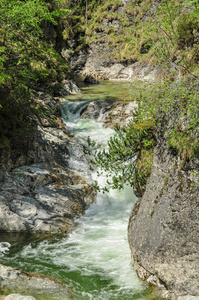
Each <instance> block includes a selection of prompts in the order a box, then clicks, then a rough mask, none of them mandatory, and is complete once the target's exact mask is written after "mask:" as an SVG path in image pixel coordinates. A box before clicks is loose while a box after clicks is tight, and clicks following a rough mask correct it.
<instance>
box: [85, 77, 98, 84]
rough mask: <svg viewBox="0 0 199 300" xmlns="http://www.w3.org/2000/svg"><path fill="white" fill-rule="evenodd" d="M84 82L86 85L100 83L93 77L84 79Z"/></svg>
mask: <svg viewBox="0 0 199 300" xmlns="http://www.w3.org/2000/svg"><path fill="white" fill-rule="evenodd" d="M84 82H86V83H92V84H97V83H99V81H98V80H96V79H95V78H93V77H91V76H86V77H85V78H84Z"/></svg>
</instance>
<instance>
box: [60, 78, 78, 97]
mask: <svg viewBox="0 0 199 300" xmlns="http://www.w3.org/2000/svg"><path fill="white" fill-rule="evenodd" d="M78 93H81V90H80V88H79V87H78V86H77V84H76V83H75V82H74V81H73V80H65V81H63V87H62V88H61V89H60V91H59V95H60V96H62V97H63V96H66V95H73V94H78Z"/></svg>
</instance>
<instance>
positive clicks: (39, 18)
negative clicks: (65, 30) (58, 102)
mask: <svg viewBox="0 0 199 300" xmlns="http://www.w3.org/2000/svg"><path fill="white" fill-rule="evenodd" d="M60 5H61V1H58V0H54V1H44V0H26V1H21V0H17V1H16V0H1V5H0V25H1V26H0V27H1V29H0V146H1V147H3V146H4V145H5V144H6V145H9V142H10V141H12V140H13V139H15V140H16V138H17V137H18V138H22V137H23V138H25V137H26V136H27V134H28V132H29V131H30V130H29V129H30V127H31V120H32V119H33V118H34V117H33V116H34V114H35V113H36V111H37V109H36V105H35V104H34V101H33V91H34V89H35V87H36V86H39V85H40V84H42V83H44V82H47V81H60V80H62V79H64V78H65V77H66V76H68V75H69V68H68V66H67V65H66V63H65V61H64V59H63V58H62V57H61V56H60V54H59V53H58V52H57V51H56V49H55V48H56V46H57V45H56V43H54V44H53V40H49V38H48V37H46V31H48V30H50V31H51V35H52V32H54V34H55V33H56V28H58V27H60V26H61V25H60V24H61V20H62V18H63V19H64V18H65V17H63V16H64V15H65V14H66V13H68V10H66V9H63V8H62V7H61V6H60ZM53 7H54V8H53ZM56 7H57V9H56ZM5 141H7V142H6V143H5Z"/></svg>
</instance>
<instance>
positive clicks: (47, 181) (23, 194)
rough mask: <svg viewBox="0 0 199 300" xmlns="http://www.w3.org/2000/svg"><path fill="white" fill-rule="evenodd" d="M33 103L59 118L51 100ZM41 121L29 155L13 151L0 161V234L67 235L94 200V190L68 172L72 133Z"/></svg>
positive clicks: (78, 177) (28, 152) (44, 99)
mask: <svg viewBox="0 0 199 300" xmlns="http://www.w3.org/2000/svg"><path fill="white" fill-rule="evenodd" d="M37 97H39V95H37ZM36 100H37V101H38V103H39V104H40V105H42V107H45V105H46V108H47V110H48V109H49V108H50V109H53V111H54V113H55V114H58V112H57V101H56V100H55V99H52V97H51V98H50V100H49V98H48V97H46V96H45V95H40V98H37V99H36ZM51 100H52V101H51ZM54 100H55V101H54ZM44 119H45V117H43V116H41V120H37V124H36V125H37V126H36V127H35V133H34V135H33V140H30V141H29V140H28V141H27V144H29V143H30V144H29V145H28V147H27V149H28V151H27V152H26V151H25V150H23V151H22V152H21V151H19V150H20V149H21V146H20V148H19V149H18V147H16V149H13V153H14V154H12V153H11V155H10V156H8V157H5V156H4V157H3V159H2V160H0V162H1V166H0V179H1V185H0V231H1V232H33V233H35V232H45V233H47V232H48V233H57V232H70V231H71V230H72V228H74V221H73V219H74V217H76V216H80V215H82V214H83V213H84V210H85V208H86V207H87V206H89V205H90V204H91V203H92V202H94V201H95V197H96V192H95V191H94V189H93V188H92V186H91V185H90V184H88V183H87V182H86V180H85V179H84V177H82V176H79V175H78V174H75V173H74V172H72V171H70V170H69V159H70V152H69V148H70V147H69V146H70V144H71V143H72V142H71V134H68V133H67V132H66V130H65V129H64V128H63V127H64V126H61V125H63V123H62V121H61V119H60V125H59V124H57V123H55V124H54V123H49V124H48V126H43V125H42V124H43V122H44ZM53 125H54V127H52V126H53ZM22 148H23V147H22ZM25 149H26V148H25ZM13 157H14V159H13ZM15 157H16V159H15Z"/></svg>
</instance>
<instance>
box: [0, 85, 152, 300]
mask: <svg viewBox="0 0 199 300" xmlns="http://www.w3.org/2000/svg"><path fill="white" fill-rule="evenodd" d="M117 84H118V83H117ZM92 89H93V86H92ZM97 89H98V90H99V86H98V87H97ZM98 90H97V92H96V93H94V95H93V99H95V101H96V98H97V97H99V96H97V95H98ZM86 95H87V96H88V97H87V98H86ZM76 97H78V101H74V99H73V100H71V99H70V101H69V100H67V101H65V102H63V103H62V104H61V108H62V114H63V119H64V121H65V123H66V127H67V128H68V129H69V130H71V131H73V132H74V135H75V139H76V141H79V143H80V144H81V143H84V140H85V139H86V138H87V136H88V135H89V136H91V137H92V138H93V139H96V140H97V141H100V142H101V143H103V144H104V145H106V142H107V140H108V139H109V138H110V136H111V135H112V134H113V130H111V129H105V128H103V126H102V124H101V123H100V122H95V121H93V120H88V119H87V120H86V119H79V113H80V111H81V109H82V108H83V107H84V106H85V103H86V102H87V101H91V100H92V96H91V94H89V95H88V91H87V90H86V91H84V94H83V95H82V98H83V101H82V100H81V99H80V97H81V95H78V96H76ZM108 97H110V96H109V95H108ZM99 98H100V97H99ZM74 144H75V145H77V143H74ZM70 152H71V159H70V167H71V168H72V169H73V170H75V171H78V172H80V173H81V174H83V175H84V176H88V178H89V177H91V176H92V178H94V179H96V178H97V176H96V172H93V173H92V174H90V173H89V171H88V168H87V166H86V165H87V163H86V161H85V157H84V155H83V152H82V150H81V147H78V146H74V147H72V148H71V149H70ZM98 181H99V184H100V185H103V184H104V182H105V179H104V177H103V176H102V177H101V178H98ZM135 201H136V198H135V196H134V194H133V191H132V188H130V187H128V186H126V187H125V189H124V190H123V191H121V192H117V191H115V190H111V191H110V192H109V193H107V194H102V193H98V196H97V201H96V203H94V204H93V205H92V206H91V207H90V208H88V209H87V210H86V213H85V215H84V216H82V217H81V218H80V219H78V220H77V227H76V229H75V230H74V231H73V232H72V233H71V234H70V235H68V236H65V237H56V238H55V237H54V238H49V239H43V240H42V239H41V238H40V237H32V238H31V237H30V238H29V239H27V236H24V237H23V236H22V235H20V238H21V240H20V241H18V242H17V241H16V238H13V236H11V237H10V239H8V235H1V239H0V241H4V243H0V253H1V254H0V258H1V263H3V264H6V265H11V266H17V267H19V268H21V269H25V270H28V271H33V272H40V273H44V274H47V275H53V276H55V277H58V278H60V279H61V280H62V281H63V282H64V283H66V284H67V285H68V286H70V287H71V289H72V290H73V293H74V299H76V300H87V299H93V300H95V299H96V300H114V299H115V300H120V299H121V300H125V299H126V300H127V299H128V300H130V299H137V300H138V299H139V300H141V299H142V300H144V299H149V298H150V297H151V292H150V291H149V289H148V288H147V287H146V285H145V284H144V283H142V282H141V281H139V279H138V278H137V276H136V273H135V271H134V269H133V267H132V262H131V255H130V250H129V246H128V240H127V225H128V218H129V215H130V210H131V208H132V206H133V203H134V202H135ZM8 242H9V243H8ZM60 300H61V299H60Z"/></svg>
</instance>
